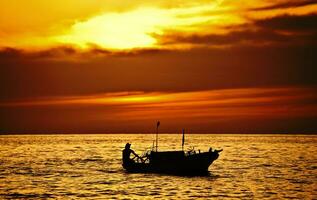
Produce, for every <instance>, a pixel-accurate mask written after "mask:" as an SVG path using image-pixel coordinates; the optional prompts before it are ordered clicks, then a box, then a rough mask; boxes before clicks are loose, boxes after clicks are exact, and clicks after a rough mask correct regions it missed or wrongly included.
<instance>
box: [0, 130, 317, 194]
mask: <svg viewBox="0 0 317 200" xmlns="http://www.w3.org/2000/svg"><path fill="white" fill-rule="evenodd" d="M154 139H155V135H154V134H98V135H89V134H87V135H82V134H78V135H75V134H74V135H2V136H0V199H50V198H51V199H153V198H159V199H197V198H202V199H207V198H212V199H317V136H314V135H273V134H272V135H247V134H240V135H227V134H223V135H219V134H188V135H186V142H185V147H184V149H185V150H187V149H192V148H194V149H195V151H196V152H198V151H199V150H200V151H208V149H209V147H212V148H214V149H223V152H221V153H220V156H219V158H218V160H216V161H215V162H214V163H213V164H212V165H211V166H210V167H209V171H210V173H209V175H207V176H196V177H190V176H173V175H166V174H152V173H148V174H143V173H134V174H133V173H127V172H126V171H125V170H124V169H123V168H122V165H121V156H122V149H123V148H124V146H125V144H126V143H127V142H129V143H131V144H132V146H131V148H132V149H134V150H135V152H136V153H138V154H142V152H144V151H145V150H148V149H151V148H152V146H153V140H154ZM181 143H182V136H181V135H180V134H179V135H177V134H160V135H159V150H180V149H181Z"/></svg>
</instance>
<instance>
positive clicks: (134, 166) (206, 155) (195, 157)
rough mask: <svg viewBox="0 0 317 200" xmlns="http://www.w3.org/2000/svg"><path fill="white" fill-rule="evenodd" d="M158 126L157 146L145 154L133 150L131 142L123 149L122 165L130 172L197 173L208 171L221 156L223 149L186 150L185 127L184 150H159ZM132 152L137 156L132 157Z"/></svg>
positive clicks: (158, 124) (158, 123)
mask: <svg viewBox="0 0 317 200" xmlns="http://www.w3.org/2000/svg"><path fill="white" fill-rule="evenodd" d="M159 126H160V122H157V126H156V146H155V148H154V145H153V148H152V149H151V150H149V151H146V152H145V153H144V155H143V156H138V155H137V154H135V153H134V151H133V150H130V144H129V143H127V145H126V148H125V149H124V150H123V159H122V160H123V163H122V166H123V168H124V169H125V170H127V171H128V172H153V173H171V174H185V175H187V174H188V175H196V174H206V173H208V168H209V166H210V165H211V164H212V163H213V162H214V161H215V160H216V159H217V158H218V157H219V153H220V152H221V151H222V149H221V150H212V148H209V150H208V151H207V152H200V150H199V151H198V152H196V151H195V150H194V149H191V150H188V151H184V143H185V131H184V129H183V138H182V150H181V151H158V127H159ZM130 153H133V154H134V155H135V158H133V159H130V158H129V157H130Z"/></svg>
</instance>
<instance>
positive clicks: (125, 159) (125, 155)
mask: <svg viewBox="0 0 317 200" xmlns="http://www.w3.org/2000/svg"><path fill="white" fill-rule="evenodd" d="M130 147H131V144H130V143H127V144H126V145H125V148H124V149H123V151H122V161H123V165H131V164H133V163H135V161H134V158H135V157H137V158H140V159H141V160H142V158H141V157H140V156H139V155H138V154H136V153H135V152H134V151H133V150H132V149H130ZM131 153H132V154H133V155H134V157H133V158H130V155H131Z"/></svg>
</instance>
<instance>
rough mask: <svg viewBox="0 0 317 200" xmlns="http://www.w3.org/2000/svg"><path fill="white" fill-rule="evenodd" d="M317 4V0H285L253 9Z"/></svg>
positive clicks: (260, 9)
mask: <svg viewBox="0 0 317 200" xmlns="http://www.w3.org/2000/svg"><path fill="white" fill-rule="evenodd" d="M313 4H317V2H316V1H315V0H296V1H285V2H281V3H276V4H273V5H269V6H263V7H258V8H253V9H251V10H253V11H262V10H272V9H283V8H296V7H301V6H307V5H313Z"/></svg>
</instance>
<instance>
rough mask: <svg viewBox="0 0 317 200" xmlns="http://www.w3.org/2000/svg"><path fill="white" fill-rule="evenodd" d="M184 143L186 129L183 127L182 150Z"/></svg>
mask: <svg viewBox="0 0 317 200" xmlns="http://www.w3.org/2000/svg"><path fill="white" fill-rule="evenodd" d="M184 144H185V129H183V138H182V151H184Z"/></svg>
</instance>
